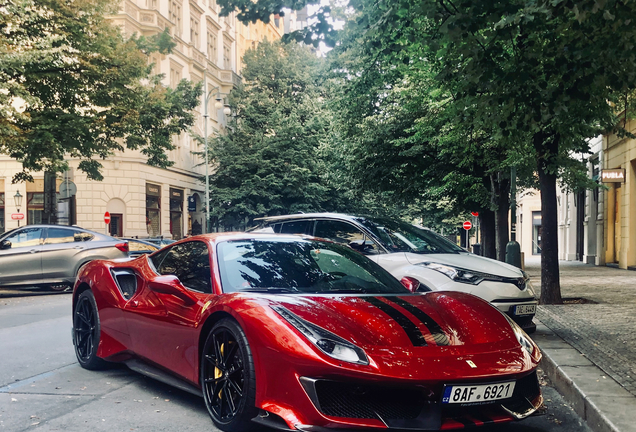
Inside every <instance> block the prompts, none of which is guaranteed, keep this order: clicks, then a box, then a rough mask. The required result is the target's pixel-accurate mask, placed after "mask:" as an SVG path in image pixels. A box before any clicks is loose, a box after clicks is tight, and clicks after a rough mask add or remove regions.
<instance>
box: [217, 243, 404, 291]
mask: <svg viewBox="0 0 636 432" xmlns="http://www.w3.org/2000/svg"><path fill="white" fill-rule="evenodd" d="M217 254H218V260H219V270H220V273H221V285H222V287H223V292H226V293H231V292H269V293H291V294H329V293H362V294H364V293H370V294H408V293H409V291H408V290H407V289H406V288H404V287H403V286H402V284H401V283H400V282H398V281H397V279H395V278H394V277H393V276H391V275H390V274H389V273H388V272H387V271H386V270H384V269H383V268H381V267H380V266H378V265H377V264H375V263H374V262H372V261H370V260H368V259H367V258H365V257H364V256H362V255H361V254H359V253H358V252H355V251H353V250H351V249H349V248H348V247H346V246H341V245H338V244H335V243H327V242H321V241H316V240H308V239H293V240H290V239H289V238H284V239H272V238H268V239H263V240H259V239H246V240H230V241H226V242H222V243H219V244H218V246H217Z"/></svg>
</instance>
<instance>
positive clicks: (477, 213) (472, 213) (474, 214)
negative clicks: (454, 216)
mask: <svg viewBox="0 0 636 432" xmlns="http://www.w3.org/2000/svg"><path fill="white" fill-rule="evenodd" d="M470 214H471V215H473V216H475V217H479V212H470Z"/></svg>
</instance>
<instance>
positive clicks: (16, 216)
mask: <svg viewBox="0 0 636 432" xmlns="http://www.w3.org/2000/svg"><path fill="white" fill-rule="evenodd" d="M11 219H12V220H22V219H24V213H11Z"/></svg>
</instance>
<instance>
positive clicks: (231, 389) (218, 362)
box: [200, 318, 258, 432]
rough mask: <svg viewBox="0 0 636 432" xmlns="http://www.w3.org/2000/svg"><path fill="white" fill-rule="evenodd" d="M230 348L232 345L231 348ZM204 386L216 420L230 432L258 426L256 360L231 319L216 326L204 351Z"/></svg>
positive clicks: (206, 342)
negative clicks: (256, 421) (256, 418)
mask: <svg viewBox="0 0 636 432" xmlns="http://www.w3.org/2000/svg"><path fill="white" fill-rule="evenodd" d="M228 347H229V348H228ZM200 371H201V377H200V378H201V389H202V390H203V399H204V400H205V406H206V408H207V409H208V413H209V414H210V417H211V418H212V421H213V422H214V424H215V425H216V427H218V428H219V429H221V430H223V431H226V432H230V431H231V432H245V431H248V430H251V429H253V428H254V423H252V422H251V420H252V419H253V418H254V417H256V415H257V414H258V409H257V408H256V406H255V401H256V379H255V376H254V360H253V358H252V353H251V351H250V347H249V344H248V342H247V338H246V337H245V332H244V331H243V329H242V328H241V326H240V325H239V324H238V323H237V322H236V321H234V320H233V319H230V318H224V319H222V320H221V321H219V322H218V323H216V324H215V325H214V327H212V330H211V331H210V334H209V335H208V337H207V339H206V341H205V345H204V346H203V352H202V353H201V364H200Z"/></svg>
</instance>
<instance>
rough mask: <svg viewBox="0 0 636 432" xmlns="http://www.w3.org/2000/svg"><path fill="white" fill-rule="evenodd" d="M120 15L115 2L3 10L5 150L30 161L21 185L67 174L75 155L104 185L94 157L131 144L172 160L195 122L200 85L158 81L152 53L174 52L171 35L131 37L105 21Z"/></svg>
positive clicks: (44, 1) (33, 1)
mask: <svg viewBox="0 0 636 432" xmlns="http://www.w3.org/2000/svg"><path fill="white" fill-rule="evenodd" d="M115 10H116V4H114V3H111V2H109V1H107V0H85V1H80V2H64V1H60V0H10V1H9V2H8V3H7V4H6V6H5V7H4V8H1V9H0V111H1V112H2V116H1V118H0V152H2V153H4V154H8V155H9V156H11V157H13V158H15V159H17V160H19V161H20V162H22V164H23V171H22V172H21V173H19V174H18V175H17V176H16V177H15V178H14V181H22V180H30V179H31V172H33V171H41V170H44V171H52V172H60V171H63V170H65V169H66V168H67V163H66V162H65V159H66V158H68V157H73V158H80V159H81V162H80V165H79V167H80V169H81V170H82V171H84V172H85V173H86V174H87V175H88V177H89V178H91V179H97V180H100V179H101V178H102V176H101V173H100V168H101V164H100V163H99V160H98V159H96V158H95V157H97V158H102V159H104V158H106V157H108V156H110V155H111V154H112V153H113V151H118V150H123V149H124V148H131V149H141V151H142V153H144V154H145V155H147V156H148V163H149V164H152V165H156V166H162V167H166V166H169V165H170V164H171V162H170V161H168V159H167V158H166V156H165V150H169V149H172V145H171V143H170V136H171V135H173V134H175V133H179V132H181V131H183V130H185V129H187V128H188V127H189V126H190V125H191V124H193V121H194V119H193V117H192V115H191V114H190V110H192V109H193V108H194V107H196V105H197V104H198V97H199V95H200V88H199V87H197V86H193V85H191V84H189V83H188V82H186V81H184V82H182V83H181V84H179V86H178V87H177V88H176V89H174V90H172V89H168V88H165V87H164V86H162V85H161V84H160V80H159V78H158V77H152V76H151V75H150V72H151V66H150V65H149V64H148V57H147V54H148V53H149V52H151V51H156V50H158V51H160V52H169V50H170V49H171V47H172V45H173V43H172V41H170V40H169V35H167V33H161V34H159V35H156V36H155V37H152V38H143V37H142V38H137V37H133V38H131V39H129V40H124V38H123V37H122V35H121V34H120V33H119V30H118V29H117V28H115V27H114V26H112V25H111V24H109V23H108V22H107V21H106V20H105V15H106V14H108V13H113V12H114V11H115ZM20 105H21V106H20Z"/></svg>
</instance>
